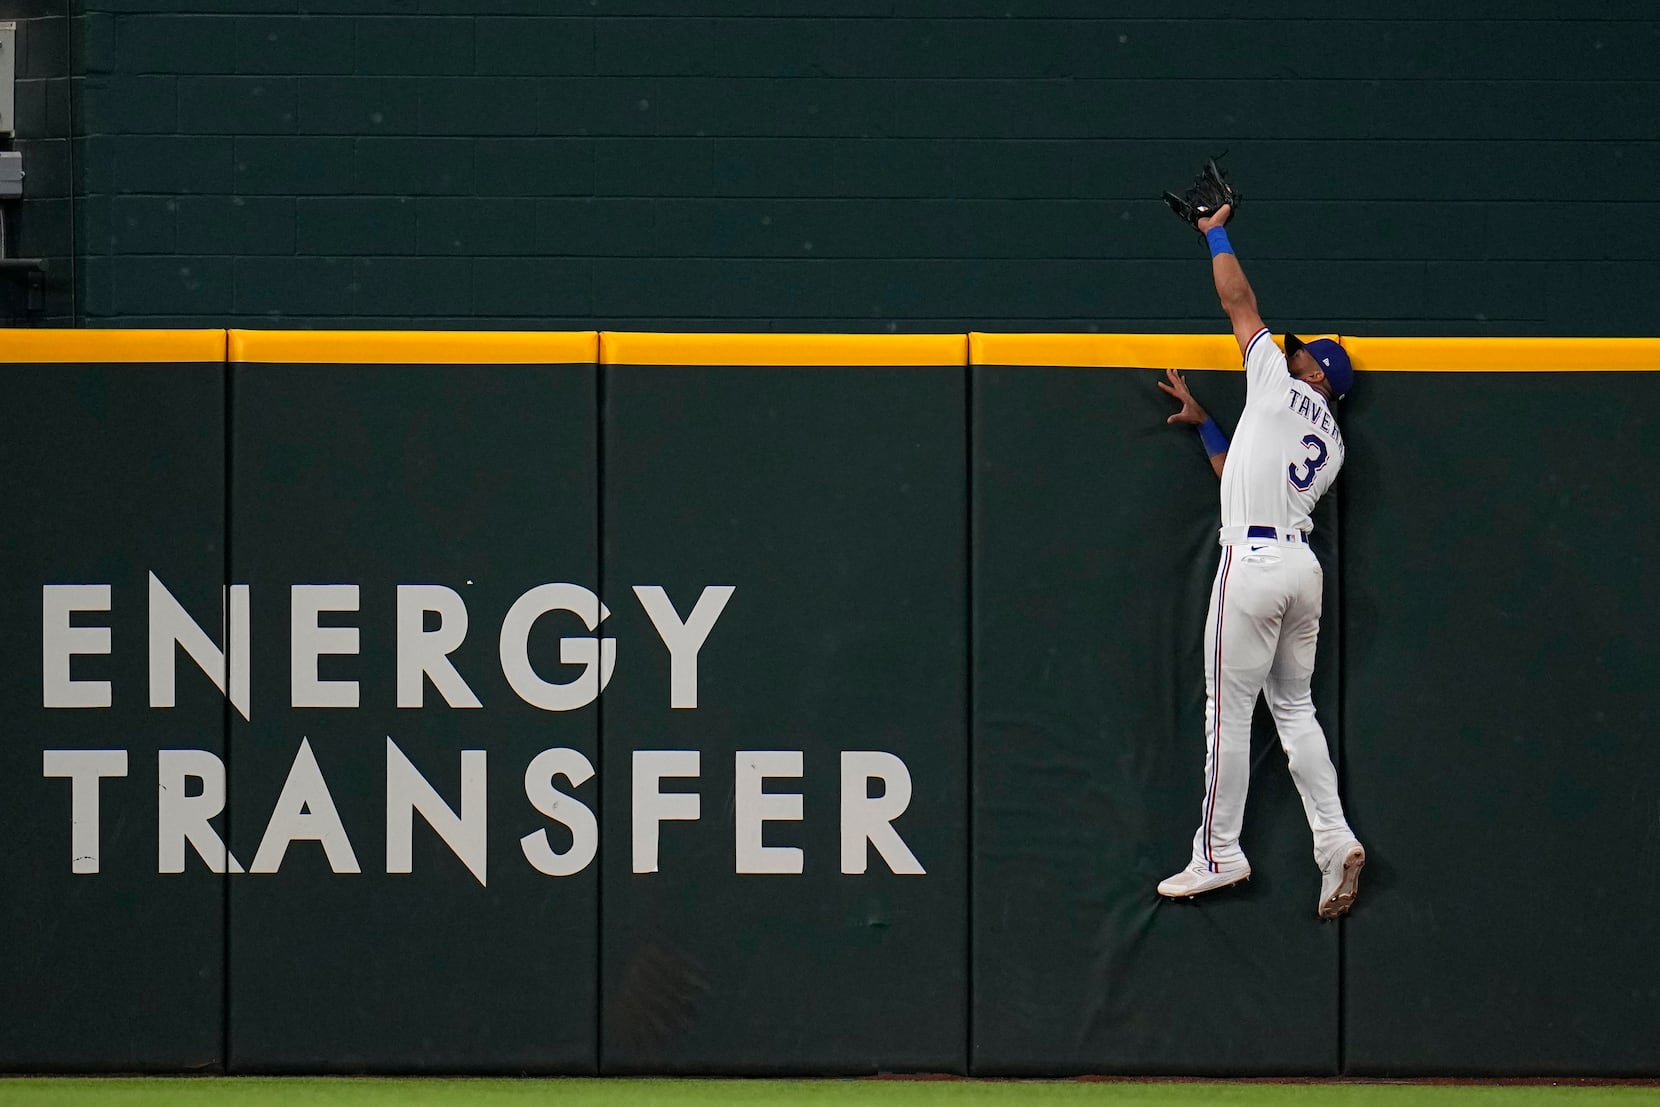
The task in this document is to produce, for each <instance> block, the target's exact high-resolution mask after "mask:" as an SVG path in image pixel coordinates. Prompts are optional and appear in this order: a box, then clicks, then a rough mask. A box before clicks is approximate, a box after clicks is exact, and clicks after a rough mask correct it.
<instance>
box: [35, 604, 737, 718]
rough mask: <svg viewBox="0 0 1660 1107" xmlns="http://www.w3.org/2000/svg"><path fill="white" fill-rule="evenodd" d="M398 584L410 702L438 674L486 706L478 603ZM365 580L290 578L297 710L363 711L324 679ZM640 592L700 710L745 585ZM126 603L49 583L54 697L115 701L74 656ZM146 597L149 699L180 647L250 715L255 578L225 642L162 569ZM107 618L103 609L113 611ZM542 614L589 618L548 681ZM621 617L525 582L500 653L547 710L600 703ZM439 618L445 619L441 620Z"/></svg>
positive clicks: (513, 679)
mask: <svg viewBox="0 0 1660 1107" xmlns="http://www.w3.org/2000/svg"><path fill="white" fill-rule="evenodd" d="M396 589H397V602H396V611H397V614H396V618H395V620H394V622H395V625H394V626H392V627H388V628H385V630H386V637H387V638H389V639H390V641H391V645H392V646H393V648H394V650H395V651H396V658H397V665H396V669H397V693H396V702H397V706H398V707H415V708H418V707H424V706H426V691H427V685H428V684H430V685H431V686H432V687H433V688H434V689H436V690H437V692H438V695H439V697H441V698H442V699H443V701H444V703H445V704H447V705H448V706H450V707H453V708H477V707H482V706H483V704H482V703H481V702H480V700H479V697H478V696H477V694H476V693H474V691H473V689H472V687H471V685H470V684H469V683H468V681H467V679H466V676H465V674H463V673H462V672H461V671H460V670H459V669H458V668H457V667H456V664H455V663H454V662H453V661H452V660H451V656H450V655H451V654H453V653H454V652H455V651H456V650H457V649H458V648H459V647H460V646H461V643H462V642H463V641H464V640H465V639H466V637H467V632H468V611H467V604H466V601H465V600H464V599H463V598H462V596H461V594H460V593H459V592H457V591H456V590H455V589H453V588H450V587H448V586H446V585H441V584H399V585H397V586H396ZM136 590H137V589H136V588H134V589H133V591H136ZM359 591H360V589H359V586H358V585H356V584H295V585H292V586H291V587H290V589H289V620H288V623H289V625H288V633H289V697H288V705H289V706H290V707H305V708H348V709H350V708H356V707H357V706H358V705H359V702H360V696H359V688H358V682H357V681H355V680H324V679H322V678H321V677H320V676H319V660H320V659H321V658H322V657H325V656H346V655H355V654H357V653H358V652H359V641H360V633H359V632H360V628H359V627H355V626H346V625H340V623H341V621H342V620H343V619H344V618H346V617H349V615H350V614H351V613H353V612H356V611H357V610H358V604H359ZM632 591H633V594H634V597H635V599H636V600H637V601H638V602H639V604H640V606H641V607H642V608H643V609H644V610H645V613H646V615H647V616H648V617H649V618H650V620H651V625H652V626H653V627H654V628H656V631H657V635H658V637H659V639H660V640H661V641H662V644H663V646H664V647H665V648H667V650H668V653H669V706H670V707H674V708H685V709H690V708H695V707H696V706H697V659H698V653H699V652H700V651H701V650H702V649H703V646H704V643H705V642H706V641H707V640H708V638H709V634H710V632H711V631H712V630H713V629H714V626H715V621H716V620H717V619H719V618H720V615H721V612H722V611H724V610H725V608H726V604H727V601H728V600H730V599H731V598H732V594H733V592H734V591H735V589H734V588H733V587H732V586H731V585H710V586H708V587H706V588H704V589H703V591H702V593H701V594H700V595H699V596H698V597H697V601H696V603H694V604H693V605H692V607H691V611H690V614H688V615H687V616H686V617H685V618H684V619H683V618H681V616H680V614H679V612H678V610H677V609H676V606H675V604H674V602H673V601H672V600H670V598H669V596H668V594H667V592H665V591H664V589H663V588H661V587H659V586H657V585H646V584H642V585H636V586H634V588H633V590H632ZM123 600H124V601H126V602H134V601H136V602H146V601H145V600H140V599H139V597H136V596H134V597H130V598H129V597H125V596H117V595H116V593H115V589H114V587H113V586H112V585H110V584H47V585H43V586H42V588H41V653H40V657H41V697H42V702H43V704H44V705H45V706H46V707H49V708H107V707H110V706H111V705H112V703H113V702H114V689H113V688H112V687H111V682H110V681H108V680H99V679H93V678H91V677H88V676H86V675H84V674H83V675H80V676H77V675H75V674H74V673H73V672H72V668H71V665H72V659H74V658H78V657H88V656H93V655H107V654H109V653H110V652H111V633H110V627H109V626H108V625H107V624H108V615H109V613H110V612H111V611H112V610H114V605H115V604H116V603H117V602H118V601H123ZM147 603H148V612H147V619H148V638H149V685H150V687H149V704H150V706H151V707H162V708H170V707H173V706H174V704H175V702H176V699H175V685H176V673H177V661H178V654H179V653H180V652H183V653H184V654H186V655H187V656H189V657H190V659H191V660H192V661H193V662H195V664H196V665H197V666H198V667H200V668H201V670H202V671H203V672H204V673H206V674H207V676H208V677H209V678H211V679H212V681H213V683H214V684H215V685H216V686H217V687H218V688H219V691H220V692H221V693H224V694H225V695H226V696H227V697H228V698H229V699H230V702H231V704H232V706H234V707H235V708H236V711H237V713H238V714H240V715H241V716H242V718H243V719H248V720H251V719H252V713H253V704H252V703H251V702H250V701H251V696H252V680H251V674H250V665H251V659H252V654H251V651H250V645H251V636H252V633H253V626H252V619H251V616H250V597H249V586H248V585H246V584H233V585H230V586H229V587H228V588H226V589H225V604H224V609H225V610H224V626H225V631H224V633H223V634H222V635H220V638H221V639H222V640H223V641H225V642H227V645H224V646H221V645H219V644H217V643H216V642H215V641H214V639H213V637H212V636H210V635H209V634H208V633H207V632H206V631H205V630H203V629H202V626H201V624H200V623H199V622H197V620H196V619H195V618H194V617H192V616H191V614H190V613H189V612H187V611H186V610H185V609H184V607H183V605H182V604H180V603H179V601H178V600H177V599H176V598H174V596H173V593H172V592H171V591H170V590H169V589H168V588H167V586H166V585H165V584H164V583H162V581H161V579H160V578H159V577H157V576H156V574H155V573H154V572H152V573H150V574H149V588H148V597H147ZM325 612H327V613H329V619H330V620H331V623H330V624H325V623H324V622H323V617H324V613H325ZM559 613H563V614H559ZM100 615H102V616H104V619H103V621H102V622H100V621H99V616H100ZM543 616H550V617H556V618H564V619H566V620H568V621H570V622H572V623H575V622H576V621H578V620H579V621H580V624H581V626H582V627H584V628H586V629H587V630H588V631H589V632H590V633H589V634H587V635H581V634H578V635H567V636H565V637H561V638H560V639H559V661H560V663H561V665H563V666H573V667H574V666H580V670H579V671H576V672H575V673H574V675H570V674H553V675H554V676H555V677H567V676H568V679H553V680H550V679H547V676H546V675H544V674H543V673H539V672H538V671H537V670H536V668H535V667H534V666H533V665H532V663H531V659H530V635H531V628H532V627H534V626H535V625H536V623H537V621H538V620H540V619H541V618H542V617H543ZM573 616H574V617H575V618H574V619H573V618H572V617H573ZM610 616H611V611H610V609H609V608H608V607H606V606H605V605H604V604H603V603H601V602H600V600H599V597H598V596H596V595H595V594H594V593H593V592H591V591H590V590H588V589H587V588H584V587H583V586H582V585H580V584H569V583H548V584H539V585H537V586H535V587H533V588H531V589H529V590H528V591H526V592H525V593H524V594H523V595H521V596H520V597H519V598H518V599H517V600H516V601H514V603H513V604H512V606H511V607H509V608H508V610H507V612H506V614H505V615H504V616H503V617H502V621H501V627H500V632H499V648H498V651H497V653H498V656H499V659H500V664H501V670H502V675H503V676H504V677H505V678H506V680H507V684H508V686H509V687H511V688H512V689H513V692H514V693H515V694H516V695H517V696H518V697H519V698H520V699H521V700H523V701H524V702H525V703H527V704H530V705H531V706H532V707H536V708H540V709H541V710H544V711H574V710H576V709H578V708H582V707H586V706H588V705H589V704H590V703H592V702H593V701H594V700H595V699H596V698H597V697H598V696H599V694H600V692H602V691H603V690H604V689H605V687H606V685H608V684H609V683H610V681H611V675H612V672H613V671H614V669H615V668H616V662H617V640H616V639H615V638H611V637H606V636H603V635H595V634H593V633H592V632H594V631H597V630H599V628H600V625H601V624H602V623H604V622H605V620H606V619H608V618H610ZM432 617H435V618H432ZM429 622H435V625H434V626H433V627H432V628H431V629H428V623H429ZM80 664H81V666H86V665H88V664H92V663H89V662H81V663H80Z"/></svg>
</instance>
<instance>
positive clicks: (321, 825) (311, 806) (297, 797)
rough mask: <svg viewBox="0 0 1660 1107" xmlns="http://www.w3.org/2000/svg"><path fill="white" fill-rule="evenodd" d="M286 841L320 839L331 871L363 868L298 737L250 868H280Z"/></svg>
mask: <svg viewBox="0 0 1660 1107" xmlns="http://www.w3.org/2000/svg"><path fill="white" fill-rule="evenodd" d="M325 610H333V609H325ZM354 633H355V632H354ZM290 842H321V843H322V844H323V852H324V853H325V854H326V855H327V856H328V859H329V868H330V869H331V870H333V871H334V872H337V873H355V872H362V871H363V870H361V869H360V868H358V865H357V854H355V853H353V852H352V843H351V840H350V839H348V838H347V837H346V828H345V826H344V825H343V824H342V823H341V822H340V813H339V812H338V811H336V810H335V808H334V797H333V796H331V795H329V786H328V782H327V781H325V780H324V779H323V770H322V769H321V768H319V767H318V765H317V757H316V755H314V754H313V753H312V752H311V742H310V740H309V739H305V738H302V739H300V749H299V752H297V753H296V754H295V755H294V764H293V765H292V766H291V767H290V768H289V770H288V780H287V781H285V782H284V783H283V786H282V795H280V796H278V797H277V805H276V807H275V808H273V809H272V811H271V821H270V822H269V823H267V824H266V825H265V836H264V837H263V838H262V839H260V843H259V852H258V853H256V854H254V864H253V871H254V872H256V873H274V872H276V871H277V870H278V869H279V868H281V867H282V859H283V856H284V855H285V854H287V852H288V844H289V843H290Z"/></svg>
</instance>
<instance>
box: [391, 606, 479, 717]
mask: <svg viewBox="0 0 1660 1107" xmlns="http://www.w3.org/2000/svg"><path fill="white" fill-rule="evenodd" d="M429 611H432V612H436V613H437V615H438V629H437V630H432V631H429V630H427V629H426V613H427V612H429ZM466 637H467V604H466V602H465V601H463V600H462V598H461V596H460V595H459V594H458V593H457V592H456V591H455V589H453V588H445V587H444V586H443V585H441V584H400V585H398V706H399V707H424V706H425V705H426V682H425V681H424V680H423V679H422V678H423V677H426V678H429V679H431V681H432V686H433V687H434V688H436V689H438V694H439V695H441V696H443V697H444V702H445V703H447V704H449V705H450V706H451V707H479V706H482V705H481V704H480V703H479V702H478V697H477V696H475V695H473V690H472V689H471V688H469V687H467V682H466V681H465V680H463V679H461V674H460V673H458V672H456V671H455V666H454V665H452V664H450V657H449V655H450V654H452V653H454V652H455V651H456V649H457V648H459V647H460V645H461V643H462V640H463V639H465V638H466Z"/></svg>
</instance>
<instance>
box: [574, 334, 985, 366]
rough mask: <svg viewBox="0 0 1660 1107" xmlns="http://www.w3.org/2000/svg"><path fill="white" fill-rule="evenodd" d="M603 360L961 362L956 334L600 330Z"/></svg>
mask: <svg viewBox="0 0 1660 1107" xmlns="http://www.w3.org/2000/svg"><path fill="white" fill-rule="evenodd" d="M599 344H600V362H601V364H604V365H778V366H785V365H809V366H810V365H824V366H833V365H835V366H847V365H966V364H968V338H967V336H966V335H961V334H634V333H628V332H617V331H605V332H603V333H602V334H601V335H600V343H599Z"/></svg>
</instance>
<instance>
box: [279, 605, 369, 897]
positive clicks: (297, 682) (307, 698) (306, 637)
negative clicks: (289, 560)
mask: <svg viewBox="0 0 1660 1107" xmlns="http://www.w3.org/2000/svg"><path fill="white" fill-rule="evenodd" d="M288 610H289V625H288V629H289V635H290V638H289V643H288V683H289V693H290V694H289V702H290V703H292V704H293V705H294V706H295V707H356V706H357V681H355V680H319V679H317V659H318V657H320V656H321V655H323V654H355V653H356V652H357V628H356V627H325V626H319V625H318V623H317V617H318V615H319V614H321V613H322V612H324V611H356V610H357V585H355V584H296V585H294V586H293V588H292V589H290V591H289V609H288ZM263 849H264V847H263V846H262V847H261V850H262V851H263ZM256 871H258V870H256ZM354 871H355V870H354Z"/></svg>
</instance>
